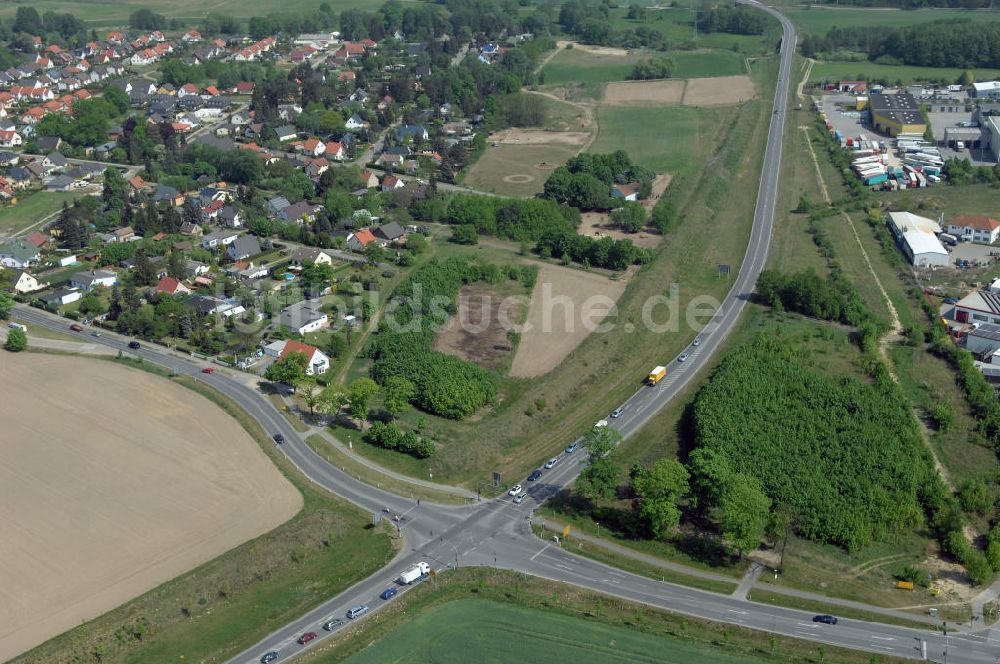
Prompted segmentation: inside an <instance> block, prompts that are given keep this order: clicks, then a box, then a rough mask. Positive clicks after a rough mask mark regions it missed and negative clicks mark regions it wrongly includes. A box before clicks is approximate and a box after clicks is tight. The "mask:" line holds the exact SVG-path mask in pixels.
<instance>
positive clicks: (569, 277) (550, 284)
mask: <svg viewBox="0 0 1000 664" xmlns="http://www.w3.org/2000/svg"><path fill="white" fill-rule="evenodd" d="M625 285H626V280H625V279H620V280H618V281H611V280H610V279H608V278H607V277H604V276H602V275H599V274H594V273H593V272H584V271H582V270H578V269H574V268H569V267H561V266H558V265H543V266H542V268H541V270H539V272H538V280H537V281H536V282H535V289H534V291H533V292H532V294H531V305H530V307H529V308H528V319H527V323H526V327H528V326H530V329H525V331H524V332H523V333H522V334H521V341H520V343H519V344H518V347H517V353H516V354H515V355H514V362H513V364H512V365H511V368H510V375H511V376H514V377H515V378H532V377H534V376H542V375H544V374H547V373H548V372H549V371H552V369H554V368H556V367H557V366H558V365H559V363H560V362H562V361H563V360H564V359H565V358H566V356H567V355H569V354H570V353H571V352H572V351H573V349H575V348H576V347H577V346H579V345H580V343H581V342H582V341H583V340H584V339H586V338H587V336H588V335H589V334H590V333H591V330H589V329H587V327H588V326H586V325H584V324H583V317H582V313H581V312H582V310H583V309H584V308H585V304H586V303H587V301H588V298H591V297H593V296H604V297H605V298H610V300H611V301H613V302H617V300H618V298H619V297H620V296H621V294H622V292H623V291H624V290H625ZM563 298H568V300H570V301H571V302H572V307H571V309H572V311H569V312H568V311H567V307H566V306H564V302H565V301H564V300H563ZM592 302H593V304H594V305H599V303H598V302H596V301H592ZM600 310H601V311H603V307H602V308H601V309H600ZM593 311H594V312H595V313H596V312H597V311H598V306H595V307H594V309H593ZM601 318H603V316H597V315H592V316H590V318H589V320H590V321H593V322H594V323H595V324H596V323H598V322H599V321H600V320H601Z"/></svg>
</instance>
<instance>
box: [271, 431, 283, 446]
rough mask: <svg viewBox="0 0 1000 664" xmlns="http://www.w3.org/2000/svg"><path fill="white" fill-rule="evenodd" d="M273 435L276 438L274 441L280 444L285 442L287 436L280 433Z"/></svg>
mask: <svg viewBox="0 0 1000 664" xmlns="http://www.w3.org/2000/svg"><path fill="white" fill-rule="evenodd" d="M271 437H272V438H274V442H276V443H277V444H279V445H281V444H282V443H283V442H285V437H284V436H282V435H281V434H280V433H276V434H274V435H273V436H271Z"/></svg>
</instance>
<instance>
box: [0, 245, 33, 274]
mask: <svg viewBox="0 0 1000 664" xmlns="http://www.w3.org/2000/svg"><path fill="white" fill-rule="evenodd" d="M39 260H41V252H39V250H38V247H36V246H35V245H33V244H31V243H30V242H25V241H24V240H10V241H9V242H7V243H5V244H0V265H2V266H3V267H13V268H17V269H24V268H26V267H30V266H31V265H32V264H33V263H37V262H38V261H39Z"/></svg>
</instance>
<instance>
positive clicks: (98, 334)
mask: <svg viewBox="0 0 1000 664" xmlns="http://www.w3.org/2000/svg"><path fill="white" fill-rule="evenodd" d="M90 336H92V337H99V336H101V333H100V332H98V331H97V330H94V331H93V332H91V333H90Z"/></svg>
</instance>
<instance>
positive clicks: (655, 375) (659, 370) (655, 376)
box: [646, 367, 667, 385]
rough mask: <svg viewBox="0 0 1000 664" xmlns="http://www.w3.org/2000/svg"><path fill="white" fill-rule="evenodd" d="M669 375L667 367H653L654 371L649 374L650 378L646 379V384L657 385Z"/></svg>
mask: <svg viewBox="0 0 1000 664" xmlns="http://www.w3.org/2000/svg"><path fill="white" fill-rule="evenodd" d="M666 375H667V368H666V367H653V370H652V371H650V372H649V376H647V377H646V383H648V384H649V385H656V384H657V383H659V382H660V381H661V380H663V377H664V376H666Z"/></svg>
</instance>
